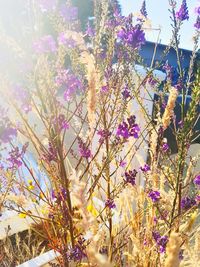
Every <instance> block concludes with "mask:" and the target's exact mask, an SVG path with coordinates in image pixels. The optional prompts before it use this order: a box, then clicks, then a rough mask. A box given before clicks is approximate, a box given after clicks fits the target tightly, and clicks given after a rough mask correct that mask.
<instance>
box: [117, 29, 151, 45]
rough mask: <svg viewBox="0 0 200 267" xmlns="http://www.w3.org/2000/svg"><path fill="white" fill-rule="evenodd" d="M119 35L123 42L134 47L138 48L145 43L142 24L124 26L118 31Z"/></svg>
mask: <svg viewBox="0 0 200 267" xmlns="http://www.w3.org/2000/svg"><path fill="white" fill-rule="evenodd" d="M117 37H118V39H119V41H120V42H122V44H125V45H127V46H129V47H131V48H132V49H138V48H140V47H141V45H142V44H144V43H145V41H146V40H145V33H144V31H143V30H142V29H141V25H139V24H137V25H136V26H134V27H133V26H132V25H131V26H130V27H127V28H122V29H121V30H120V31H118V33H117Z"/></svg>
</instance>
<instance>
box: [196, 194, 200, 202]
mask: <svg viewBox="0 0 200 267" xmlns="http://www.w3.org/2000/svg"><path fill="white" fill-rule="evenodd" d="M195 201H196V202H197V203H200V196H199V195H197V196H196V197H195Z"/></svg>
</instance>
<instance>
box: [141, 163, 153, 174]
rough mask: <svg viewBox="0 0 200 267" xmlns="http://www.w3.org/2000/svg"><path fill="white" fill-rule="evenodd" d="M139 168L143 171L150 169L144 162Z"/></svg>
mask: <svg viewBox="0 0 200 267" xmlns="http://www.w3.org/2000/svg"><path fill="white" fill-rule="evenodd" d="M140 170H141V171H143V172H148V171H150V170H151V168H150V167H149V165H148V164H146V163H145V164H144V166H143V167H140Z"/></svg>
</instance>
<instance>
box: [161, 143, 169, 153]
mask: <svg viewBox="0 0 200 267" xmlns="http://www.w3.org/2000/svg"><path fill="white" fill-rule="evenodd" d="M168 150H169V145H168V144H167V143H164V144H163V145H162V151H163V152H167V151H168Z"/></svg>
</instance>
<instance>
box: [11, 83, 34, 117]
mask: <svg viewBox="0 0 200 267" xmlns="http://www.w3.org/2000/svg"><path fill="white" fill-rule="evenodd" d="M11 91H12V94H13V96H14V97H15V99H16V100H17V101H18V102H19V103H20V104H21V109H22V110H23V111H24V112H25V113H28V112H29V111H31V110H32V107H31V104H30V102H31V96H30V93H29V92H28V90H26V89H24V88H23V87H21V86H19V85H15V86H14V87H13V88H12V89H11Z"/></svg>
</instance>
